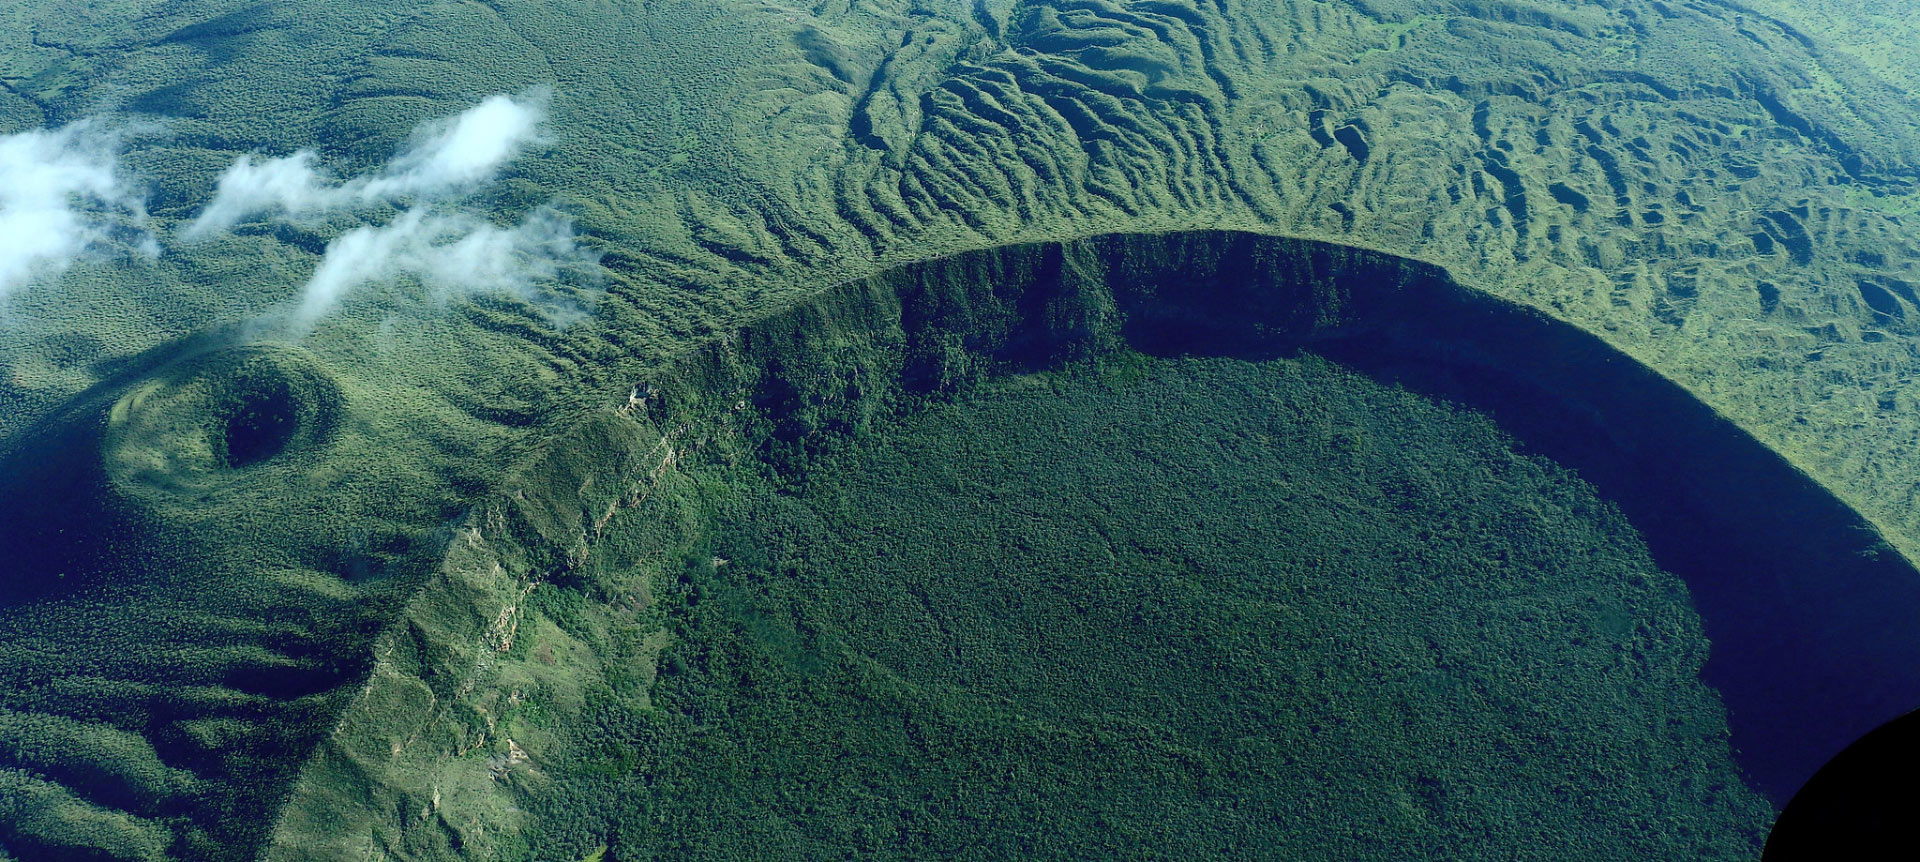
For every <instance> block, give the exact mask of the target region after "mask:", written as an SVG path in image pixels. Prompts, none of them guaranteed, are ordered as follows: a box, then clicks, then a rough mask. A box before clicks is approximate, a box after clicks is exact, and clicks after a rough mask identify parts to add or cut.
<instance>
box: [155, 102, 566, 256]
mask: <svg viewBox="0 0 1920 862" xmlns="http://www.w3.org/2000/svg"><path fill="white" fill-rule="evenodd" d="M547 99H548V96H547V94H546V92H545V91H539V90H536V91H533V92H531V93H527V94H522V95H519V96H504V95H500V96H490V97H488V98H487V99H486V100H485V101H482V102H481V103H480V104H478V105H475V106H474V107H472V108H469V109H467V110H466V111H464V112H462V113H461V114H459V115H458V116H454V117H449V118H446V119H443V120H439V121H435V122H432V123H428V124H425V125H423V126H422V127H421V128H419V129H417V130H415V132H414V135H413V138H412V140H411V141H410V142H409V143H408V144H407V146H406V148H405V149H403V150H401V151H400V153H399V154H398V155H396V156H394V157H393V159H392V160H391V161H389V162H387V164H386V166H385V167H383V168H381V169H380V170H379V171H376V172H374V173H372V174H368V175H365V176H361V177H355V178H353V179H348V180H340V179H336V178H334V177H332V176H330V175H328V174H327V173H326V172H325V171H324V170H322V169H321V168H320V167H318V165H317V162H318V157H317V156H316V155H315V154H314V152H313V151H312V150H301V151H299V152H296V153H294V154H293V155H290V156H285V157H282V158H278V159H266V160H259V159H255V158H254V157H253V156H242V157H241V158H240V159H239V160H238V161H236V162H234V163H233V166H232V167H230V168H228V169H227V171H226V173H225V174H222V175H221V177H220V183H219V186H218V187H217V189H216V190H215V192H214V196H213V202H212V203H209V204H208V205H207V208H206V209H204V210H202V211H201V213H200V217H199V218H197V219H195V220H194V222H193V224H191V225H189V226H188V227H187V229H186V232H185V236H187V237H188V238H194V237H201V236H206V235H208V234H211V233H214V232H217V231H222V230H228V229H230V228H232V227H233V226H234V225H236V224H239V223H240V222H242V221H245V220H247V219H250V218H258V217H263V216H264V217H269V218H275V217H277V218H288V219H296V220H297V219H304V218H311V217H313V216H316V215H322V214H326V213H332V212H340V211H350V210H354V209H359V208H363V207H367V206H370V205H373V204H378V203H384V202H389V201H394V200H398V199H401V198H409V197H411V198H414V199H416V200H437V199H444V198H448V197H453V196H457V195H462V194H467V193H470V192H472V191H474V190H475V189H478V188H480V187H481V186H483V185H485V184H487V183H489V182H492V181H493V180H494V179H495V178H497V177H498V176H499V174H500V169H501V168H502V167H504V166H505V165H506V164H507V163H508V162H510V161H512V160H513V159H515V158H516V157H518V156H519V155H520V154H521V153H523V152H525V151H526V149H527V148H528V147H529V146H532V145H533V144H536V143H538V142H539V141H540V140H541V135H540V124H541V122H542V121H543V120H545V118H546V107H547Z"/></svg>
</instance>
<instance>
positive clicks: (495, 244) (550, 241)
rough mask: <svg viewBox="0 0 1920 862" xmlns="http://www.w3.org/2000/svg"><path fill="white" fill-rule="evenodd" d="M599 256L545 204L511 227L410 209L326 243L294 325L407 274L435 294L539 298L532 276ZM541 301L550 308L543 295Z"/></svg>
mask: <svg viewBox="0 0 1920 862" xmlns="http://www.w3.org/2000/svg"><path fill="white" fill-rule="evenodd" d="M599 260H600V256H599V255H598V254H597V253H594V252H592V251H590V250H588V249H585V248H582V247H581V246H580V244H579V243H578V241H577V240H576V238H575V236H574V233H573V223H572V221H570V220H569V219H568V218H567V217H566V216H564V215H562V214H560V213H559V212H557V211H555V210H553V209H551V208H547V207H542V208H540V209H538V210H535V211H534V212H533V213H532V214H531V215H529V216H527V218H526V219H525V220H523V221H521V222H520V224H518V225H515V226H514V227H511V228H502V227H499V226H497V225H494V224H492V223H490V222H486V221H483V220H480V219H477V218H474V217H472V216H468V215H464V214H457V213H455V214H448V213H436V212H432V211H429V210H426V209H413V210H408V211H406V212H404V213H401V214H400V216H399V217H398V218H396V219H394V220H393V221H392V222H389V223H387V224H385V225H380V226H377V227H374V226H368V227H361V228H355V229H353V230H350V231H348V232H346V233H344V234H341V235H340V236H339V237H338V238H336V239H334V241H333V242H331V243H328V244H327V251H326V255H325V257H323V258H321V260H320V266H319V268H317V269H315V270H314V273H313V277H312V278H310V279H308V281H307V284H306V288H305V289H304V290H303V291H302V293H301V297H300V306H299V308H298V309H297V310H296V311H295V314H294V318H295V322H296V324H298V325H299V326H301V327H302V328H307V327H311V326H312V325H313V324H314V323H315V322H317V321H318V320H319V319H320V318H321V317H323V316H325V315H326V314H327V312H329V311H331V310H332V309H333V308H334V306H335V305H337V304H338V303H339V302H340V299H341V297H342V296H344V295H345V294H346V293H347V292H349V291H351V290H353V289H355V288H357V287H361V286H364V285H368V284H374V283H379V282H386V281H392V280H395V279H400V278H408V277H410V278H413V279H416V280H418V281H419V282H420V283H421V284H422V285H424V286H426V287H427V288H428V289H429V290H431V291H432V292H433V294H434V296H435V297H436V298H439V299H442V300H447V299H458V298H462V297H466V296H471V295H475V294H482V293H495V294H498V293H505V294H512V295H515V296H519V297H521V298H522V299H526V300H528V301H530V302H536V303H540V302H541V301H542V297H541V295H540V292H539V290H538V289H537V287H536V285H537V284H538V283H540V282H543V281H551V280H553V279H555V278H558V277H560V276H561V275H562V274H563V273H565V272H567V271H569V270H573V271H587V272H590V271H591V268H592V267H593V266H594V265H595V264H597V263H598V262H599ZM544 304H546V305H548V306H550V308H549V312H551V311H553V309H552V308H551V306H552V303H551V302H547V303H544ZM549 316H550V317H552V316H553V315H552V314H551V313H550V314H549Z"/></svg>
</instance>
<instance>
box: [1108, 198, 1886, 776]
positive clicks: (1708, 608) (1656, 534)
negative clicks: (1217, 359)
mask: <svg viewBox="0 0 1920 862" xmlns="http://www.w3.org/2000/svg"><path fill="white" fill-rule="evenodd" d="M1137 241H1138V240H1136V242H1137ZM1150 241H1151V242H1154V243H1157V244H1161V245H1162V246H1163V247H1165V248H1166V249H1167V251H1166V252H1165V255H1166V257H1167V259H1168V260H1169V261H1170V262H1171V261H1178V260H1180V259H1182V258H1186V259H1187V260H1189V261H1190V262H1189V263H1187V264H1186V265H1183V266H1176V267H1175V268H1173V269H1171V270H1169V271H1168V272H1167V275H1166V276H1165V277H1166V278H1167V281H1166V282H1165V283H1166V284H1169V285H1171V286H1173V287H1174V289H1173V290H1171V291H1156V289H1155V288H1154V287H1153V286H1151V285H1148V284H1146V283H1145V282H1144V281H1141V280H1120V281H1117V282H1116V284H1115V289H1116V294H1117V295H1118V296H1119V298H1120V305H1121V308H1122V309H1123V312H1124V313H1125V314H1126V316H1127V320H1128V323H1127V329H1128V334H1129V340H1130V341H1132V342H1133V343H1135V344H1136V345H1139V346H1141V347H1143V348H1146V349H1150V350H1158V351H1162V352H1191V353H1219V354H1226V355H1242V356H1260V355H1265V354H1267V353H1268V352H1270V351H1272V350H1275V349H1289V350H1290V349H1298V348H1305V349H1307V350H1311V351H1313V352H1315V353H1318V354H1321V355H1323V356H1326V357H1328V358H1330V359H1333V360H1335V361H1337V362H1341V363H1343V364H1346V365H1348V366H1350V367H1353V368H1356V369H1359V370H1361V371H1365V372H1367V373H1369V374H1371V375H1373V376H1375V377H1377V378H1380V379H1382V380H1386V381H1391V382H1395V383H1399V384H1401V385H1404V386H1406V387H1407V388H1409V389H1412V390H1415V391H1418V392H1421V393H1423V394H1427V395H1431V396H1437V397H1441V398H1445V399H1448V400H1452V401H1455V402H1458V403H1461V404H1464V405H1466V406H1469V407H1472V408H1474V409H1477V410H1481V411H1484V412H1486V413H1488V414H1490V415H1491V416H1493V417H1494V418H1495V420H1496V421H1498V422H1499V423H1500V425H1501V426H1502V427H1504V428H1505V429H1506V430H1507V431H1508V432H1509V433H1512V434H1513V435H1514V436H1515V437H1517V438H1519V439H1520V440H1521V441H1522V443H1524V444H1525V445H1526V447H1527V448H1529V449H1531V450H1532V451H1535V452H1538V453H1539V454H1542V455H1545V456H1546V457H1548V458H1551V459H1553V460H1555V461H1557V462H1559V463H1561V464H1563V465H1566V466H1568V467H1571V468H1573V469H1575V470H1576V471H1578V472H1579V473H1580V475H1581V477H1582V478H1583V479H1585V480H1587V481H1588V482H1590V483H1592V484H1593V485H1594V486H1595V487H1596V488H1598V489H1599V490H1600V492H1601V493H1602V495H1604V496H1606V497H1608V498H1609V499H1612V500H1614V501H1615V502H1616V503H1617V504H1618V505H1620V507H1621V509H1622V510H1623V511H1624V512H1625V513H1626V515H1627V516H1628V519H1629V520H1630V521H1632V523H1633V524H1634V525H1635V527H1636V528H1638V529H1639V530H1640V531H1641V532H1642V534H1643V535H1644V536H1645V537H1646V540H1647V543H1648V546H1649V548H1650V550H1651V551H1652V552H1653V556H1654V560H1655V561H1656V562H1657V563H1658V564H1659V565H1660V566H1661V567H1662V568H1665V569H1667V570H1668V571H1671V572H1673V573H1675V574H1677V575H1679V576H1680V577H1681V578H1683V579H1684V580H1685V581H1686V582H1687V585H1688V588H1689V591H1690V592H1691V594H1692V598H1693V600H1694V604H1695V606H1696V608H1697V609H1698V610H1699V612H1700V615H1701V618H1702V620H1703V622H1704V624H1705V628H1706V634H1707V636H1708V638H1709V640H1710V641H1711V642H1712V651H1711V653H1710V656H1709V658H1708V661H1707V665H1706V668H1705V670H1704V671H1703V673H1702V676H1703V678H1704V680H1705V681H1706V682H1707V683H1708V684H1710V685H1713V686H1714V687H1715V688H1717V689H1719V690H1720V692H1721V695H1722V697H1723V699H1724V700H1725V702H1726V705H1727V709H1728V713H1729V716H1728V718H1729V724H1730V727H1731V730H1732V734H1733V745H1734V747H1735V749H1736V753H1737V755H1738V758H1739V761H1740V763H1741V766H1742V767H1743V769H1744V770H1745V772H1746V773H1747V776H1748V778H1749V780H1750V781H1751V782H1752V784H1753V785H1754V787H1755V788H1756V789H1757V790H1759V791H1761V792H1762V793H1763V794H1765V795H1766V796H1767V797H1768V798H1769V799H1770V800H1771V801H1772V802H1773V803H1774V804H1775V805H1776V806H1780V805H1784V804H1785V802H1786V801H1787V799H1789V798H1790V797H1791V796H1792V794H1793V792H1794V791H1795V790H1797V789H1798V788H1799V787H1800V786H1801V785H1802V784H1803V783H1805V781H1806V780H1807V779H1808V778H1809V777H1810V776H1812V775H1813V773H1814V772H1815V771H1816V770H1818V769H1819V768H1820V766H1821V765H1822V764H1823V763H1825V762H1826V760H1827V759H1828V758H1829V757H1831V756H1833V755H1834V754H1835V753H1837V752H1838V751H1840V750H1841V749H1842V748H1844V747H1845V746H1846V745H1847V744H1848V743H1850V742H1851V741H1852V740H1853V739H1855V738H1856V737H1858V736H1859V735H1860V734H1862V733H1864V732H1866V731H1867V730H1869V729H1871V728H1872V727H1874V726H1876V725H1878V724H1880V723H1881V722H1884V721H1886V720H1887V719H1889V718H1891V717H1893V716H1896V715H1900V714H1902V713H1904V712H1906V711H1907V710H1910V709H1912V708H1914V707H1915V706H1916V705H1920V627H1916V626H1915V625H1914V620H1917V619H1920V572H1916V571H1915V569H1914V567H1913V566H1912V565H1911V564H1910V563H1909V562H1908V561H1907V560H1906V559H1904V558H1903V557H1901V556H1900V555H1899V554H1898V553H1897V552H1896V551H1894V550H1893V549H1892V548H1891V547H1890V546H1888V545H1887V544H1886V543H1885V542H1884V541H1882V540H1881V538H1880V536H1879V534H1878V533H1877V531H1875V530H1874V529H1873V528H1872V527H1871V526H1870V525H1868V524H1867V523H1866V522H1865V520H1864V519H1863V518H1861V517H1860V516H1859V514H1858V513H1856V512H1854V511H1853V510H1852V509H1851V508H1850V507H1848V506H1847V505H1845V504H1844V503H1842V502H1841V501H1839V500H1838V499H1836V498H1835V497H1834V496H1833V495H1832V494H1831V493H1830V492H1828V491H1827V490H1826V489H1825V488H1823V487H1821V486H1820V485H1819V484H1818V483H1816V482H1814V481H1813V480H1812V479H1811V478H1809V477H1807V476H1806V475H1805V474H1804V473H1802V472H1800V471H1799V470H1798V469H1796V468H1794V467H1793V466H1792V465H1790V464H1788V463H1787V462H1786V461H1785V460H1784V459H1783V458H1781V457H1780V456H1779V455H1778V454H1777V453H1775V452H1773V451H1772V450H1771V449H1768V448H1767V447H1766V446H1764V445H1762V444H1761V443H1760V442H1759V441H1757V440H1755V439H1754V438H1753V437H1752V436H1751V435H1749V434H1747V433H1746V432H1745V431H1743V430H1741V429H1740V428H1738V427H1737V426H1735V425H1734V424H1733V423H1732V422H1730V421H1728V420H1726V419H1725V418H1723V417H1721V416H1720V415H1718V414H1717V413H1715V412H1714V411H1713V410H1712V409H1710V408H1708V407H1707V406H1706V405H1704V404H1702V403H1701V402H1699V401H1698V400H1696V399H1695V398H1693V397H1692V395H1690V394H1689V393H1687V392H1686V391H1685V390H1684V389H1682V388H1680V387H1679V386H1677V385H1675V384H1673V383H1672V382H1670V381H1668V380H1666V379H1665V378H1662V377H1660V376H1658V375H1656V374H1654V373H1653V372H1651V371H1649V370H1648V369H1647V368H1645V367H1644V366H1642V365H1640V364H1639V363H1637V362H1635V361H1633V360H1632V359H1630V358H1629V357H1627V356H1625V355H1623V354H1621V353H1619V352H1618V351H1616V350H1614V349H1613V348H1611V347H1609V346H1608V345H1606V344H1605V343H1604V342H1602V341H1601V340H1600V339H1598V338H1596V337H1594V336H1592V335H1589V334H1587V333H1585V332H1583V331H1581V330H1579V329H1577V328H1575V327H1573V326H1571V325H1569V324H1566V323H1563V322H1560V321H1556V320H1553V319H1551V318H1548V317H1546V316H1545V315H1542V314H1540V313H1538V312H1535V311H1532V310H1530V309H1525V308H1522V307H1520V306H1516V305H1513V304H1510V303H1506V302H1503V301H1500V300H1497V299H1494V298H1492V297H1488V296H1486V295H1483V294H1479V293H1476V292H1474V291H1470V290H1467V289H1464V288H1462V287H1460V286H1458V285H1457V284H1455V283H1453V282H1452V281H1451V279H1449V278H1448V277H1447V276H1446V275H1445V273H1444V272H1442V271H1440V270H1438V269H1437V268H1433V267H1429V266H1426V265H1422V264H1418V263H1412V262H1405V261H1397V260H1393V259H1390V258H1386V257H1384V256H1379V255H1372V254H1368V253H1365V252H1356V251H1351V250H1347V249H1336V248H1332V247H1329V246H1319V245H1311V244H1305V243H1282V242H1281V241H1277V240H1267V239H1256V238H1252V237H1231V238H1220V237H1205V236H1200V237H1162V238H1154V239H1152V240H1150ZM1123 242H1124V241H1122V240H1119V239H1117V238H1111V239H1101V240H1098V241H1097V242H1096V244H1097V245H1103V246H1107V247H1109V248H1111V249H1115V250H1116V251H1117V250H1118V249H1119V248H1120V247H1121V244H1122V243H1123ZM1223 243H1224V246H1225V248H1224V249H1223V248H1222V244H1223ZM1276 244H1281V245H1293V246H1295V247H1296V248H1297V252H1296V261H1295V263H1294V264H1293V265H1292V266H1291V267H1289V268H1288V269H1289V273H1288V274H1286V277H1285V278H1284V279H1276V278H1275V275H1276V274H1275V273H1274V272H1273V271H1272V270H1271V267H1269V266H1261V265H1259V262H1260V261H1261V260H1262V259H1263V258H1270V257H1271V252H1270V251H1267V249H1270V248H1272V247H1273V246H1274V245H1276ZM1114 253H1116V252H1115V251H1109V252H1108V254H1114ZM1119 253H1121V254H1125V252H1119ZM1196 256H1198V259H1195V257H1196ZM1250 312H1251V313H1250ZM1276 319H1279V320H1284V321H1286V322H1287V323H1286V325H1284V326H1283V327H1281V328H1280V329H1279V330H1274V329H1268V328H1262V326H1261V322H1262V321H1263V320H1264V321H1272V320H1276Z"/></svg>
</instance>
